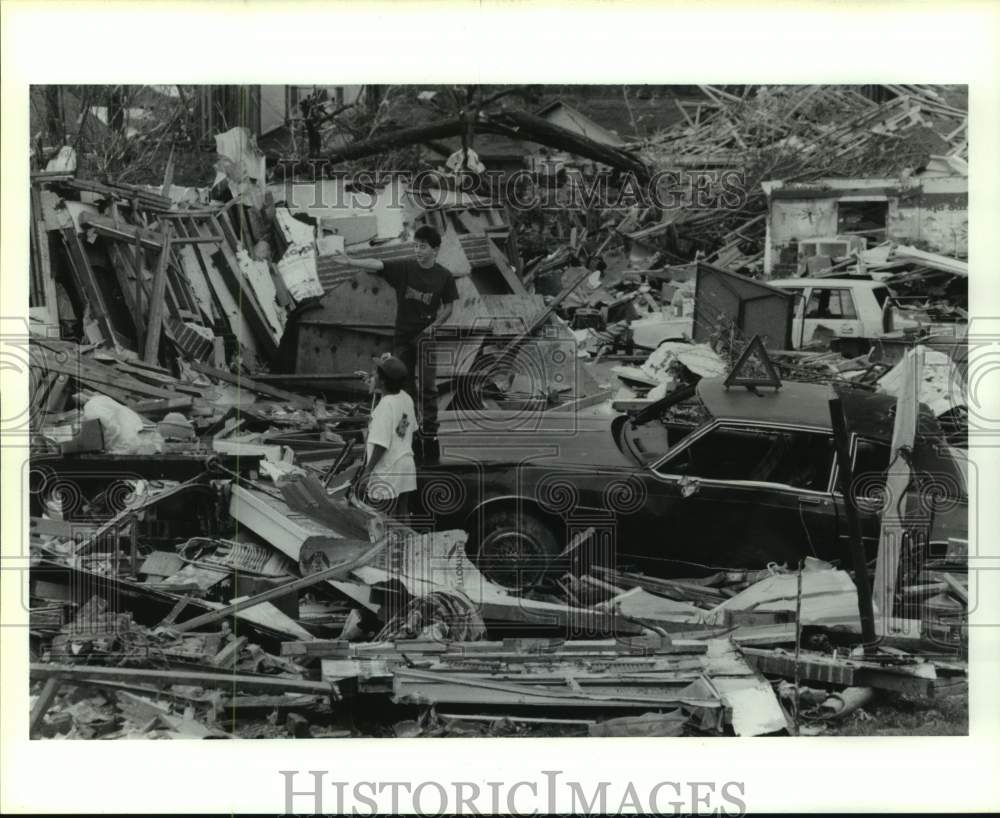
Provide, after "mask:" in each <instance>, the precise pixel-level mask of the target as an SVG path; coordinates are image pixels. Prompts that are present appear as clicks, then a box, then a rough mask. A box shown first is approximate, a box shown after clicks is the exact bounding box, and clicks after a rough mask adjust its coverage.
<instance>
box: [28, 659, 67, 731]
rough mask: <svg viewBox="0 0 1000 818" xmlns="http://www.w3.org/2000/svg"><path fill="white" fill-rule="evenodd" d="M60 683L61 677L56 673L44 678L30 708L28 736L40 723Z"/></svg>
mask: <svg viewBox="0 0 1000 818" xmlns="http://www.w3.org/2000/svg"><path fill="white" fill-rule="evenodd" d="M62 683H63V679H62V677H61V676H59V675H58V674H56V675H53V676H50V677H49V678H48V679H46V680H45V685H44V686H43V687H42V692H41V693H40V694H39V696H38V698H37V699H36V700H35V704H34V706H33V707H32V708H31V716H30V717H29V719H28V735H29V736H34V735H35V731H36V730H37V729H38V725H39V724H41V723H42V719H43V718H44V717H45V714H46V713H47V712H48V711H49V708H50V707H51V706H52V702H53V701H55V698H56V694H57V693H58V692H59V687H60V686H61V685H62Z"/></svg>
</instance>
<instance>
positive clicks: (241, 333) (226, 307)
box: [174, 216, 257, 357]
mask: <svg viewBox="0 0 1000 818" xmlns="http://www.w3.org/2000/svg"><path fill="white" fill-rule="evenodd" d="M194 219H195V217H193V216H192V217H188V218H179V217H178V218H176V219H175V220H174V224H176V225H177V230H178V232H179V233H181V235H184V236H194V235H196V234H197V233H198V227H197V225H196V223H195V220H194ZM219 242H221V239H220V238H218V237H215V243H219ZM194 249H195V259H196V261H197V262H198V264H199V265H200V266H201V269H202V272H203V273H204V276H205V283H206V284H207V286H208V289H209V292H210V293H211V296H212V302H213V304H214V305H215V309H216V312H217V313H218V314H219V315H220V316H221V317H222V318H223V319H224V320H225V321H226V323H227V324H228V326H229V330H230V332H231V333H232V334H233V335H235V336H236V338H237V339H239V342H240V344H241V345H242V346H243V347H245V348H246V350H247V351H248V352H249V353H250V354H251V357H256V356H257V343H256V341H255V339H254V334H253V329H252V328H251V327H250V324H249V323H248V322H247V320H246V317H245V316H244V315H243V313H242V311H241V310H240V305H239V303H238V302H237V301H236V299H234V298H233V296H232V293H230V292H229V287H227V286H226V282H225V280H224V278H223V276H222V273H221V272H220V271H219V268H218V267H217V266H216V264H215V262H214V261H213V259H212V254H211V253H210V252H209V251H208V250H206V249H205V248H204V247H203V246H202V245H195V248H194Z"/></svg>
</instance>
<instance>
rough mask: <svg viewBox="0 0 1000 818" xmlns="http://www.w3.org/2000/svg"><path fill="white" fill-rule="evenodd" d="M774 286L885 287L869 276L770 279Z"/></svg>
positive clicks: (769, 282)
mask: <svg viewBox="0 0 1000 818" xmlns="http://www.w3.org/2000/svg"><path fill="white" fill-rule="evenodd" d="M767 283H768V284H770V285H771V286H772V287H862V288H864V287H869V288H871V289H874V288H875V287H884V286H885V284H883V283H882V282H881V281H875V280H874V279H868V278H781V279H777V280H775V281H768V282H767Z"/></svg>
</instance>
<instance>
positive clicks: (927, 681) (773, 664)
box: [740, 647, 937, 698]
mask: <svg viewBox="0 0 1000 818" xmlns="http://www.w3.org/2000/svg"><path fill="white" fill-rule="evenodd" d="M740 650H741V652H742V653H743V656H744V657H745V658H746V660H747V661H748V662H749V663H750V664H751V665H752V666H754V667H756V668H757V670H759V671H760V672H761V673H765V674H769V675H772V676H782V677H785V678H789V679H791V678H796V673H798V676H797V678H799V679H802V680H804V681H809V682H822V683H824V684H828V685H843V686H844V687H854V686H858V687H877V688H879V689H881V690H894V691H896V692H898V693H906V694H909V695H914V696H919V697H923V698H930V697H932V696H933V695H934V686H935V681H936V678H937V674H936V673H935V671H934V665H932V664H929V663H923V664H912V665H885V666H879V665H877V664H875V663H874V662H861V661H857V662H855V661H851V660H847V659H835V658H834V657H832V656H826V655H824V654H817V653H810V654H805V653H803V654H801V655H800V657H799V661H798V662H796V660H795V656H794V655H790V654H788V653H784V652H777V651H770V650H766V649H763V648H748V647H742V648H741V649H740Z"/></svg>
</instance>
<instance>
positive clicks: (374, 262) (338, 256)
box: [326, 251, 385, 273]
mask: <svg viewBox="0 0 1000 818" xmlns="http://www.w3.org/2000/svg"><path fill="white" fill-rule="evenodd" d="M326 258H328V259H330V260H331V261H332V262H333V263H334V264H350V265H351V266H352V267H360V268H361V269H362V270H370V271H371V272H373V273H381V272H382V271H383V270H384V269H385V264H383V263H382V261H380V260H379V259H377V258H353V257H352V256H349V255H347V253H343V252H339V251H338V252H336V253H331V254H330V255H328V256H327V257H326Z"/></svg>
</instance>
